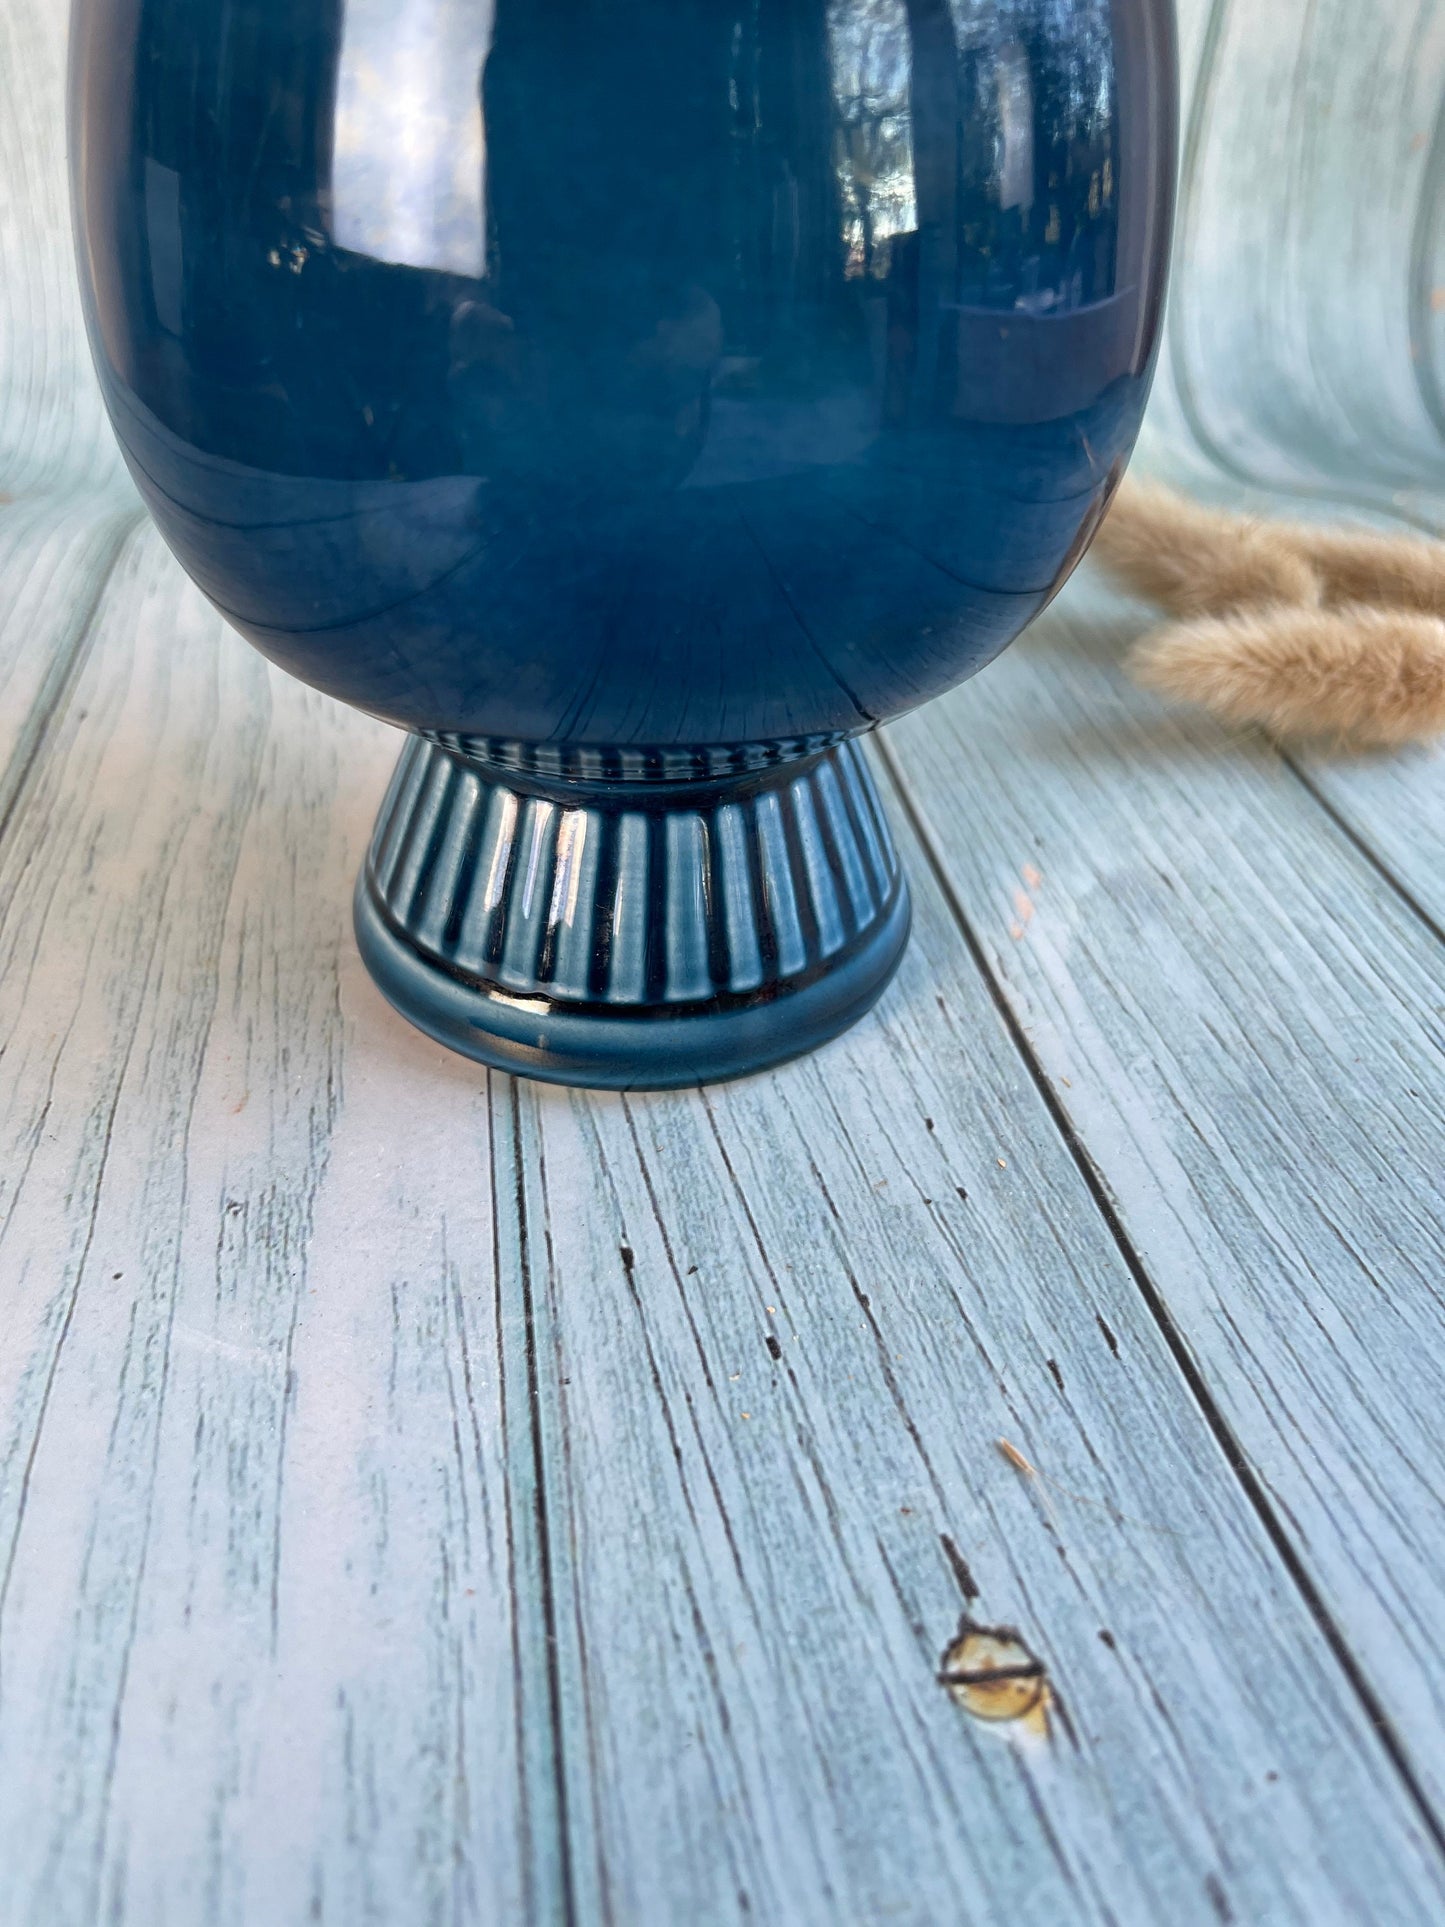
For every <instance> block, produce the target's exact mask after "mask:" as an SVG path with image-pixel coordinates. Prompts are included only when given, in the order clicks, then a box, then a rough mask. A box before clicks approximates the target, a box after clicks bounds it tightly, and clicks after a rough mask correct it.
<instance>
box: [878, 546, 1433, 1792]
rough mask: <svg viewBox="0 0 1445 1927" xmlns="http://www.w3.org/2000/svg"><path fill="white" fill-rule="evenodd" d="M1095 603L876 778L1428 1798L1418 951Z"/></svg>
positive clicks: (1331, 842)
mask: <svg viewBox="0 0 1445 1927" xmlns="http://www.w3.org/2000/svg"><path fill="white" fill-rule="evenodd" d="M1109 610H1110V605H1109V604H1108V602H1107V601H1106V600H1101V599H1100V598H1099V597H1098V596H1097V595H1091V592H1090V589H1089V586H1088V585H1087V584H1081V585H1080V586H1079V587H1078V588H1077V589H1076V590H1073V591H1071V592H1070V593H1069V595H1068V596H1066V598H1064V599H1063V601H1062V602H1061V603H1060V604H1059V605H1057V606H1056V609H1055V611H1053V612H1051V613H1050V615H1049V617H1048V618H1046V620H1045V621H1044V622H1043V623H1041V624H1040V625H1039V626H1038V628H1037V629H1036V630H1035V631H1034V632H1033V634H1032V635H1031V637H1030V638H1029V639H1028V640H1027V641H1026V642H1025V643H1024V644H1023V645H1021V646H1020V647H1019V648H1017V649H1015V650H1014V651H1013V652H1012V654H1011V655H1010V657H1009V658H1008V659H1007V660H1006V661H1004V662H1002V663H1000V664H999V665H997V666H996V667H995V668H994V669H993V670H991V671H990V672H989V674H988V675H987V676H986V677H984V678H981V679H980V680H979V681H978V683H977V684H975V685H972V686H970V687H969V688H967V689H965V690H962V691H959V692H957V693H956V694H955V695H954V696H953V697H950V698H948V699H946V700H945V701H944V702H943V703H941V704H937V705H934V706H933V707H932V708H930V709H928V710H926V711H923V712H920V713H919V714H918V715H917V716H915V717H912V718H909V719H907V720H906V721H905V722H904V723H903V724H901V725H900V726H899V727H898V729H897V731H896V732H895V733H894V735H893V737H892V745H891V756H892V760H893V762H894V764H895V766H896V768H897V770H898V771H899V773H900V776H901V779H902V781H903V783H904V786H905V788H906V790H907V792H908V794H909V795H910V797H911V798H912V800H913V803H914V805H915V807H916V808H917V809H918V811H919V813H920V816H921V817H922V819H923V821H924V822H925V824H926V826H927V833H928V836H929V840H930V843H931V845H932V847H933V848H934V850H935V851H936V852H937V854H938V858H939V860H940V862H941V864H942V865H943V867H944V869H945V871H946V873H947V875H948V878H949V881H950V886H951V887H952V889H953V890H954V891H955V892H956V894H957V899H958V902H959V905H960V907H961V910H962V913H963V914H964V916H965V917H966V918H967V920H968V922H969V924H970V925H971V926H972V928H973V930H974V931H975V932H976V935H977V941H978V943H979V945H980V946H981V948H982V952H983V954H984V955H985V957H986V959H987V963H988V968H989V970H990V973H991V974H992V976H993V977H994V980H995V982H996V983H997V984H998V985H999V986H1000V988H1001V991H1002V994H1003V995H1004V996H1005V998H1006V999H1007V1001H1008V1005H1009V1007H1010V1009H1011V1010H1012V1011H1013V1012H1014V1014H1015V1016H1016V1018H1017V1020H1018V1022H1019V1023H1020V1024H1021V1025H1022V1026H1023V1027H1024V1029H1025V1031H1026V1034H1027V1037H1028V1040H1029V1043H1030V1047H1031V1049H1032V1050H1033V1052H1034V1053H1035V1055H1036V1058H1037V1061H1038V1062H1039V1064H1040V1065H1041V1067H1042V1069H1043V1071H1044V1072H1045V1073H1046V1075H1047V1077H1048V1078H1049V1079H1050V1080H1051V1083H1052V1085H1053V1088H1054V1091H1055V1094H1056V1099H1057V1102H1058V1103H1059V1104H1060V1105H1061V1107H1062V1108H1063V1109H1064V1110H1065V1111H1066V1113H1067V1115H1068V1118H1069V1120H1070V1123H1071V1125H1072V1127H1073V1129H1074V1130H1076V1131H1077V1133H1078V1134H1079V1137H1080V1139H1081V1141H1082V1144H1083V1146H1084V1149H1085V1151H1086V1153H1087V1155H1088V1157H1089V1158H1090V1159H1091V1160H1092V1162H1093V1163H1094V1164H1095V1165H1096V1166H1097V1168H1098V1169H1099V1171H1100V1172H1101V1174H1102V1177H1103V1181H1104V1183H1105V1184H1106V1185H1107V1186H1108V1187H1109V1189H1110V1191H1111V1192H1112V1194H1113V1196H1114V1198H1115V1199H1116V1200H1117V1204H1118V1208H1119V1211H1120V1214H1121V1217H1122V1221H1123V1223H1124V1226H1125V1228H1126V1231H1127V1235H1128V1237H1129V1238H1130V1240H1131V1241H1132V1243H1133V1244H1134V1245H1135V1247H1136V1248H1137V1250H1138V1252H1139V1253H1140V1256H1141V1257H1142V1260H1143V1262H1144V1264H1145V1265H1146V1267H1147V1268H1148V1271H1149V1274H1150V1276H1151V1278H1152V1279H1153V1281H1154V1284H1155V1287H1156V1289H1157V1290H1158V1291H1159V1293H1160V1294H1161V1296H1162V1298H1163V1299H1164V1301H1165V1303H1166V1305H1167V1309H1168V1315H1169V1316H1170V1317H1171V1318H1172V1319H1173V1320H1174V1321H1175V1323H1176V1324H1177V1326H1178V1328H1179V1330H1180V1332H1181V1333H1182V1335H1183V1339H1184V1342H1185V1343H1186V1344H1187V1346H1188V1348H1189V1350H1190V1351H1191V1353H1192V1354H1193V1356H1194V1358H1195V1359H1196V1360H1197V1361H1198V1364H1199V1367H1200V1369H1201V1371H1202V1372H1203V1374H1204V1376H1205V1378H1206V1380H1207V1382H1208V1384H1209V1387H1210V1389H1211V1392H1212V1394H1213V1395H1214V1397H1215V1398H1216V1399H1217V1400H1218V1402H1219V1405H1220V1407H1221V1409H1222V1411H1223V1412H1224V1414H1225V1415H1226V1417H1227V1419H1228V1423H1229V1425H1230V1427H1231V1428H1232V1430H1233V1433H1234V1435H1235V1437H1236V1438H1237V1440H1238V1441H1239V1442H1240V1445H1241V1447H1242V1450H1243V1452H1244V1454H1245V1456H1246V1458H1247V1460H1248V1462H1249V1464H1250V1466H1251V1467H1252V1468H1253V1469H1254V1471H1255V1472H1256V1474H1257V1475H1258V1477H1259V1479H1260V1481H1261V1482H1262V1484H1263V1486H1264V1488H1265V1490H1266V1491H1267V1492H1268V1493H1269V1495H1270V1497H1271V1500H1272V1503H1273V1504H1274V1505H1275V1507H1276V1508H1277V1511H1278V1515H1279V1517H1280V1519H1281V1520H1282V1521H1283V1522H1284V1524H1285V1526H1286V1528H1287V1530H1288V1532H1289V1534H1290V1537H1291V1539H1292V1542H1293V1544H1294V1545H1295V1547H1296V1548H1297V1549H1298V1552H1299V1554H1300V1556H1301V1558H1302V1559H1303V1560H1304V1562H1305V1564H1306V1565H1307V1567H1308V1569H1309V1571H1310V1572H1311V1574H1312V1575H1313V1576H1314V1579H1315V1581H1316V1583H1317V1584H1318V1586H1319V1587H1320V1590H1321V1593H1322V1595H1323V1597H1324V1599H1325V1600H1326V1602H1327V1604H1328V1609H1329V1611H1330V1613H1331V1615H1332V1616H1333V1618H1334V1620H1335V1622H1336V1624H1337V1625H1338V1626H1339V1628H1340V1629H1341V1631H1342V1633H1343V1635H1344V1637H1345V1639H1346V1640H1347V1641H1348V1642H1349V1644H1350V1646H1351V1648H1352V1650H1353V1651H1354V1652H1355V1653H1356V1654H1357V1655H1358V1657H1359V1659H1360V1662H1361V1663H1362V1665H1363V1667H1364V1670H1365V1672H1366V1674H1367V1675H1368V1677H1369V1679H1370V1680H1371V1682H1372V1683H1373V1685H1374V1687H1375V1689H1376V1690H1377V1691H1378V1693H1379V1696H1380V1699H1381V1701H1382V1702H1383V1705H1384V1707H1385V1708H1386V1709H1387V1711H1388V1713H1389V1716H1390V1718H1391V1719H1392V1721H1393V1722H1394V1723H1395V1725H1396V1727H1397V1729H1398V1731H1399V1733H1400V1735H1401V1736H1402V1737H1403V1739H1404V1742H1405V1744H1406V1747H1407V1750H1408V1753H1409V1756H1410V1759H1411V1761H1412V1762H1413V1766H1414V1770H1415V1771H1416V1773H1417V1774H1418V1775H1419V1777H1420V1780H1421V1782H1422V1783H1423V1785H1424V1786H1425V1787H1426V1788H1427V1789H1428V1790H1429V1793H1430V1795H1431V1797H1432V1798H1434V1799H1435V1800H1436V1801H1437V1802H1438V1801H1439V1800H1440V1799H1441V1797H1442V1794H1445V1745H1442V1739H1441V1734H1442V1731H1445V1727H1442V1724H1441V1715H1442V1711H1445V1705H1442V1698H1441V1692H1440V1673H1439V1664H1438V1654H1439V1629H1440V1627H1441V1625H1442V1624H1445V1560H1442V1556H1441V1555H1442V1547H1441V1541H1440V1535H1439V1529H1438V1528H1439V1518H1440V1495H1441V1492H1442V1489H1445V1446H1442V1441H1441V1435H1440V1427H1439V1410H1440V1403H1441V1398H1442V1394H1445V1363H1442V1360H1445V1347H1442V1336H1445V1305H1442V1299H1441V1295H1440V1280H1441V1277H1442V1271H1445V1266H1442V1258H1445V1199H1442V1186H1441V1178H1442V1161H1441V1149H1440V1146H1441V1138H1440V1117H1441V1112H1442V1103H1445V1066H1442V1061H1441V1041H1442V1036H1445V1024H1442V1018H1445V992H1442V974H1445V972H1442V952H1441V950H1440V947H1439V945H1438V943H1437V941H1436V939H1435V938H1434V936H1433V935H1432V934H1431V933H1430V932H1429V930H1428V929H1427V928H1426V927H1425V925H1424V924H1423V923H1422V922H1421V921H1420V920H1419V919H1418V917H1416V916H1415V915H1414V914H1412V913H1411V911H1410V910H1409V909H1408V908H1407V907H1406V906H1405V905H1404V904H1403V903H1402V901H1401V900H1400V898H1399V897H1398V895H1397V894H1396V893H1395V892H1394V891H1393V890H1391V888H1390V887H1389V886H1388V885H1387V884H1386V883H1385V882H1383V881H1382V879H1381V878H1380V876H1379V875H1378V873H1377V872H1376V870H1375V869H1374V868H1373V867H1372V866H1371V865H1370V864H1369V863H1368V862H1366V861H1365V860H1364V859H1363V858H1362V857H1361V856H1360V854H1359V853H1358V851H1357V850H1356V849H1355V847H1354V846H1353V844H1352V843H1351V841H1350V840H1349V839H1348V838H1347V837H1345V836H1344V835H1342V834H1341V833H1340V832H1339V830H1338V829H1337V828H1336V827H1335V825H1334V824H1333V823H1332V822H1331V820H1330V819H1329V817H1328V816H1327V815H1326V814H1325V813H1324V812H1323V811H1322V810H1321V809H1320V808H1319V807H1318V805H1317V803H1316V802H1315V801H1314V799H1313V797H1312V796H1311V795H1310V794H1309V793H1308V792H1307V791H1306V790H1305V788H1304V787H1303V786H1302V785H1301V784H1300V783H1299V782H1298V781H1297V780H1296V779H1295V778H1294V777H1293V776H1292V775H1291V774H1289V773H1288V772H1287V771H1286V770H1284V769H1283V767H1282V766H1281V764H1280V763H1279V761H1278V759H1277V758H1276V757H1275V756H1274V754H1273V752H1271V751H1270V750H1269V749H1268V748H1267V747H1266V746H1264V745H1261V744H1258V743H1254V742H1250V741H1231V740H1229V739H1227V738H1226V737H1225V736H1224V735H1223V733H1222V732H1219V731H1217V730H1215V729H1214V728H1213V727H1212V726H1211V725H1209V724H1207V723H1195V722H1189V721H1180V720H1177V719H1173V718H1168V717H1166V716H1164V715H1163V714H1162V713H1161V712H1160V710H1159V709H1158V707H1157V706H1156V705H1155V704H1154V703H1153V701H1152V699H1150V698H1148V697H1147V696H1145V695H1143V694H1142V693H1140V692H1137V691H1133V690H1131V689H1130V688H1129V687H1128V686H1127V684H1126V683H1125V682H1124V680H1123V679H1122V677H1121V676H1120V675H1119V674H1118V672H1117V667H1116V664H1115V661H1114V656H1115V648H1116V644H1115V639H1114V638H1113V637H1112V635H1111V633H1110V625H1111V616H1110V613H1109ZM1026 867H1027V868H1028V870H1029V875H1030V876H1032V875H1033V874H1034V873H1035V872H1036V873H1038V876H1039V880H1038V882H1037V883H1036V884H1034V883H1031V882H1030V881H1029V880H1028V877H1026V876H1025V875H1024V872H1025V869H1026ZM1020 892H1022V893H1023V898H1020V895H1019V893H1020ZM1024 899H1026V901H1025V900H1024Z"/></svg>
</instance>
